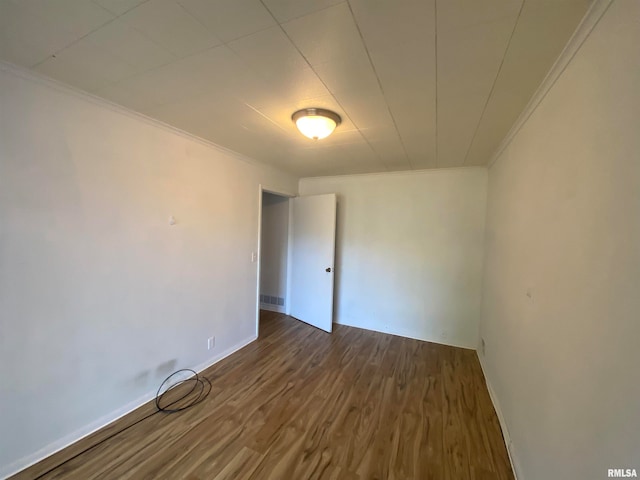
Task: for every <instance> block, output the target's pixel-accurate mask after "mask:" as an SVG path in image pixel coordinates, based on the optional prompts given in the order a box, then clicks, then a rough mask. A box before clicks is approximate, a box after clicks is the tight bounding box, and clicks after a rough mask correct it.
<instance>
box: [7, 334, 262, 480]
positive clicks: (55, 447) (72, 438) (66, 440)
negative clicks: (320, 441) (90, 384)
mask: <svg viewBox="0 0 640 480" xmlns="http://www.w3.org/2000/svg"><path fill="white" fill-rule="evenodd" d="M257 338H258V337H256V336H252V337H250V338H248V339H245V340H242V341H241V342H239V343H237V344H235V345H233V346H231V347H229V348H227V349H226V350H224V351H222V352H220V353H218V354H217V355H215V356H214V357H212V358H210V359H208V360H206V361H205V362H203V363H201V364H199V365H196V366H194V367H192V369H193V370H195V371H196V372H202V371H203V370H206V369H207V368H209V367H210V366H211V365H213V364H215V363H217V362H219V361H220V360H222V359H223V358H226V357H228V356H229V355H231V354H232V353H235V352H236V351H238V350H240V349H241V348H243V347H245V346H247V345H248V344H250V343H251V342H253V341H255V340H256V339H257ZM155 396H156V390H153V391H152V392H147V393H145V394H144V395H142V396H141V397H138V398H137V399H135V400H133V401H131V402H129V403H127V404H126V405H124V406H122V407H120V408H118V409H117V410H114V411H113V412H111V413H108V414H107V415H104V416H102V417H100V418H99V419H97V420H96V421H94V422H91V423H90V424H88V425H86V426H84V427H82V428H80V429H78V430H76V431H75V432H73V433H70V434H69V435H65V436H64V437H62V438H61V439H59V440H56V441H55V442H52V443H50V444H49V445H47V446H45V447H43V448H41V449H40V450H38V451H37V452H35V453H32V454H31V455H27V456H26V457H23V458H21V459H19V460H17V461H15V462H13V463H11V464H9V465H7V466H1V467H0V479H6V478H8V477H10V476H12V475H15V474H16V473H18V472H20V471H22V470H24V469H25V468H28V467H30V466H32V465H35V464H36V463H38V462H40V461H42V460H44V459H45V458H47V457H50V456H51V455H53V454H54V453H57V452H59V451H60V450H63V449H65V448H67V447H68V446H70V445H72V444H74V443H76V442H78V441H80V440H82V439H83V438H85V437H87V436H89V435H91V434H92V433H94V432H97V431H98V430H100V429H102V428H104V427H106V426H107V425H109V424H110V423H112V422H115V421H116V420H118V419H119V418H122V417H124V416H125V415H127V414H128V413H131V412H133V411H134V410H136V409H137V408H140V407H141V406H143V405H144V404H145V403H147V402H149V401H150V400H153V398H155Z"/></svg>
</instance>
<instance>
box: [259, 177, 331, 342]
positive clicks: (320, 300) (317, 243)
mask: <svg viewBox="0 0 640 480" xmlns="http://www.w3.org/2000/svg"><path fill="white" fill-rule="evenodd" d="M258 217H259V237H258V262H259V263H258V286H257V304H256V337H258V336H259V334H260V310H269V311H273V312H278V313H284V314H287V315H291V316H292V317H293V318H295V319H296V320H300V321H302V322H305V323H308V324H309V325H312V326H314V327H316V328H319V329H321V330H324V331H326V332H329V333H331V331H332V326H333V285H334V271H335V267H334V256H335V229H336V195H335V194H333V193H331V194H322V195H306V196H302V197H289V196H287V195H286V194H280V193H276V192H272V191H268V190H264V189H263V188H262V186H260V202H259V215H258Z"/></svg>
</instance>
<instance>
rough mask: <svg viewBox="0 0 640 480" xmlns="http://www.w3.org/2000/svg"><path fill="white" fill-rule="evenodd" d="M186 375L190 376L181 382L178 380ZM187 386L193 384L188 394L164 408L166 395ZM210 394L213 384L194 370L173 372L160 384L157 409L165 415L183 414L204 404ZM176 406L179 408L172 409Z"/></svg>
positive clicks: (186, 369)
mask: <svg viewBox="0 0 640 480" xmlns="http://www.w3.org/2000/svg"><path fill="white" fill-rule="evenodd" d="M184 374H190V375H189V376H188V377H187V378H182V379H181V380H178V379H177V378H178V377H180V376H183V375H184ZM174 379H175V380H174ZM172 381H173V383H172ZM187 384H191V389H190V390H189V391H188V392H187V393H185V394H183V395H182V396H181V397H179V398H177V399H175V400H173V401H171V402H170V403H168V404H166V405H164V406H163V405H162V399H163V398H164V397H165V395H167V394H168V393H169V392H171V391H173V390H175V389H176V388H178V387H180V386H182V385H187ZM161 392H162V393H161ZM209 393H211V382H210V381H209V380H208V379H207V378H206V377H202V376H200V375H198V374H197V373H196V372H195V371H194V370H191V369H189V368H183V369H180V370H176V371H175V372H173V373H172V374H171V375H169V376H168V377H167V378H165V379H164V382H162V383H161V384H160V387H159V388H158V392H157V393H156V407H157V409H158V411H160V412H164V413H176V412H181V411H183V410H186V409H187V408H190V407H193V406H195V405H197V404H199V403H200V402H202V401H203V400H204V399H205V398H207V396H208V395H209ZM183 400H185V402H184V403H182V402H183ZM174 405H178V406H177V407H175V408H170V407H172V406H174Z"/></svg>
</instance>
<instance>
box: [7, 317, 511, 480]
mask: <svg viewBox="0 0 640 480" xmlns="http://www.w3.org/2000/svg"><path fill="white" fill-rule="evenodd" d="M203 375H204V376H206V377H207V378H209V379H210V380H211V383H212V385H213V387H212V391H211V394H210V395H209V397H208V398H207V399H206V400H205V401H204V402H202V403H201V404H199V405H197V406H195V407H193V408H191V409H189V410H186V411H184V412H181V413H177V414H172V415H167V414H163V413H157V414H154V415H151V416H149V417H148V418H145V417H146V416H147V415H150V414H151V413H153V411H154V408H155V407H154V406H153V405H152V404H148V405H145V406H143V407H141V408H140V409H138V410H136V411H135V412H132V413H131V414H130V415H128V416H126V417H124V418H122V419H120V420H118V421H117V422H115V423H114V424H112V425H110V426H108V427H106V428H105V429H103V430H102V431H100V432H97V433H96V434H94V435H92V436H91V437H88V438H85V439H83V440H81V441H80V442H78V443H76V444H74V445H72V446H71V447H69V448H67V449H65V450H63V451H62V452H59V453H57V454H55V455H53V456H52V457H49V458H48V459H45V460H43V461H42V462H40V463H38V464H36V465H34V466H33V467H30V468H29V469H27V470H25V471H23V472H21V473H19V474H18V475H16V476H15V477H12V478H14V479H23V478H31V479H33V478H42V479H47V480H52V479H63V478H64V479H82V480H86V479H92V478H96V479H97V478H100V479H159V478H167V479H187V480H205V479H206V480H212V479H213V480H223V479H224V480H242V479H256V480H257V479H287V480H288V479H294V480H302V479H335V480H337V479H345V480H364V479H380V480H383V479H394V480H408V479H419V480H424V479H437V480H465V479H469V480H489V479H500V480H502V479H513V478H514V477H513V474H512V472H511V467H510V464H509V459H508V457H507V452H506V449H505V445H504V442H503V439H502V434H501V431H500V426H499V424H498V419H497V417H496V413H495V411H494V409H493V406H492V403H491V400H490V398H489V394H488V391H487V387H486V385H485V382H484V377H483V375H482V371H481V369H480V364H479V362H478V358H477V356H476V353H475V352H474V351H472V350H465V349H461V348H454V347H447V346H443V345H438V344H434V343H428V342H421V341H418V340H411V339H407V338H402V337H396V336H392V335H385V334H381V333H376V332H370V331H367V330H360V329H356V328H350V327H345V326H341V325H336V328H335V331H334V333H333V334H332V335H329V334H326V333H324V332H322V331H320V330H317V329H315V328H313V327H310V326H308V325H306V324H304V323H301V322H298V321H296V320H293V319H291V318H290V317H287V316H285V315H281V314H277V313H271V312H263V313H262V314H261V326H260V338H259V339H258V340H257V341H256V342H254V343H252V344H250V345H248V346H247V347H245V348H243V349H242V350H240V351H239V352H237V353H235V354H233V355H231V356H230V357H227V358H226V359H224V360H222V361H221V362H219V363H217V364H216V365H214V366H212V367H211V368H209V369H208V370H206V371H205V372H203ZM136 422H138V423H136ZM123 428H126V430H124V431H122V432H121V433H117V434H115V435H114V436H111V435H113V434H114V433H116V432H118V431H120V430H121V429H123ZM110 436H111V437H110ZM100 442H101V443H100ZM93 445H95V446H93ZM92 446H93V448H90V447H92ZM87 448H90V449H89V450H88V451H86V452H84V453H80V452H83V451H84V450H85V449H87ZM79 453H80V454H79ZM62 462H64V463H62ZM51 469H52V470H51ZM45 472H48V473H45ZM43 474H44V475H43Z"/></svg>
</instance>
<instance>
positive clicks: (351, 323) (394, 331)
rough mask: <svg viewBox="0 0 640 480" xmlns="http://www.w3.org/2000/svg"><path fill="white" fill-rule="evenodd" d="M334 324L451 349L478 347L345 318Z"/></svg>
mask: <svg viewBox="0 0 640 480" xmlns="http://www.w3.org/2000/svg"><path fill="white" fill-rule="evenodd" d="M333 323H336V324H338V325H345V326H347V327H355V328H362V329H363V330H370V331H372V332H380V333H387V334H389V335H396V336H398V337H405V338H413V339H414V340H422V341H423V342H431V343H438V344H440V345H448V346H450V347H459V348H466V349H469V350H476V347H477V345H476V342H475V341H474V342H464V341H460V340H450V339H448V338H445V339H442V338H437V337H436V336H428V335H417V334H415V333H413V332H410V331H406V330H401V329H394V328H380V327H378V326H377V325H376V326H375V327H376V328H372V327H371V326H369V325H366V326H365V324H363V323H362V322H359V321H357V320H356V321H354V320H345V319H344V318H337V319H335V320H334V322H333Z"/></svg>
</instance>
